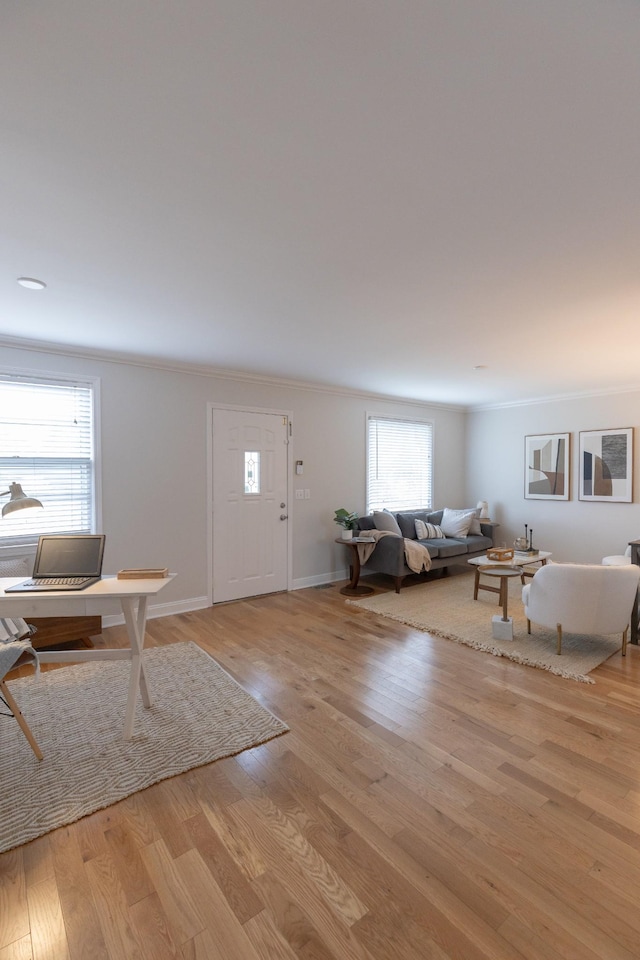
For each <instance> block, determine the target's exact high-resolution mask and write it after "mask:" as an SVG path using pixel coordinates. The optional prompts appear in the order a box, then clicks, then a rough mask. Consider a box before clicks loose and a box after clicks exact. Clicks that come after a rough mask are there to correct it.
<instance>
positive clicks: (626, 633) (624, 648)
mask: <svg viewBox="0 0 640 960" xmlns="http://www.w3.org/2000/svg"><path fill="white" fill-rule="evenodd" d="M628 636H629V627H625V628H624V633H623V634H622V656H623V657H626V655H627V637H628Z"/></svg>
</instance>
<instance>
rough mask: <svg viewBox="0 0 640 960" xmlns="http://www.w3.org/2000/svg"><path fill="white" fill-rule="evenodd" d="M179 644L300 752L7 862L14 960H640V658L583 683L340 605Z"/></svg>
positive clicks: (3, 953)
mask: <svg viewBox="0 0 640 960" xmlns="http://www.w3.org/2000/svg"><path fill="white" fill-rule="evenodd" d="M372 582H373V583H374V585H375V586H376V587H378V586H379V582H378V581H376V579H375V578H373V579H372ZM403 589H411V588H410V587H403ZM181 641H192V642H195V643H197V644H199V645H200V646H201V647H202V648H203V649H205V650H207V652H209V653H210V654H211V655H212V656H213V657H214V658H216V659H217V660H218V661H219V662H220V663H221V665H222V666H223V667H224V668H225V669H226V670H228V671H229V673H231V675H232V676H234V677H235V678H236V679H237V680H238V682H239V683H240V684H241V685H242V686H244V687H245V689H246V690H247V691H248V692H249V693H251V694H252V695H253V696H255V697H256V698H257V699H258V700H259V701H260V702H262V703H263V704H265V705H266V706H267V707H268V708H269V709H271V710H272V711H273V712H274V713H276V714H277V715H278V716H280V717H282V719H283V720H284V721H285V722H286V723H288V724H289V727H290V732H289V733H288V734H286V735H285V736H283V737H280V738H277V739H276V740H273V741H270V742H268V743H266V744H263V745H262V746H260V747H257V748H255V749H254V750H251V751H246V752H245V753H244V754H241V755H240V756H238V757H236V758H228V759H226V760H221V761H219V762H217V763H214V764H209V765H207V766H205V767H201V768H198V769H195V770H191V771H188V772H187V773H185V774H183V775H181V776H179V777H175V778H172V779H171V780H169V781H165V782H163V783H160V784H156V785H155V786H154V787H151V788H149V789H148V790H146V791H142V792H141V793H139V794H136V795H134V796H132V797H129V798H126V799H125V800H123V801H120V802H119V803H117V804H114V805H113V806H112V807H109V808H107V809H106V810H102V811H98V812H97V813H95V814H93V815H91V816H89V817H84V818H83V819H82V820H80V821H78V822H77V823H75V824H70V825H68V826H66V827H63V828H60V829H59V830H56V831H53V832H52V833H50V834H49V835H47V836H46V837H43V838H39V839H38V840H36V841H33V842H32V843H31V844H28V845H26V846H24V847H22V848H18V849H16V850H12V851H8V852H6V853H4V854H2V855H0V960H27V958H28V960H39V958H44V957H46V958H47V960H51V958H54V960H57V958H61V960H62V958H65V957H68V958H69V960H87V958H91V960H151V958H153V960H165V958H166V960H217V958H218V957H224V958H225V960H276V958H277V960H397V958H398V957H402V958H403V960H637V957H638V955H639V949H638V946H637V944H638V943H640V914H636V911H635V903H636V899H637V897H636V891H637V889H638V887H639V886H640V738H639V737H638V730H640V697H639V696H638V689H639V685H640V649H638V648H637V647H631V648H630V649H629V651H628V655H627V657H626V658H624V659H623V658H621V657H612V658H611V659H610V660H609V661H607V663H605V664H603V665H602V666H601V667H599V668H597V670H596V671H594V674H593V678H594V679H595V681H596V682H595V684H593V685H591V684H582V683H576V682H573V681H569V680H564V679H562V678H559V677H555V676H552V675H550V674H548V673H547V672H546V671H539V670H534V669H530V668H527V667H524V666H522V665H519V664H515V663H512V662H510V661H501V660H500V659H499V658H496V657H491V656H488V655H486V654H482V653H480V652H479V651H477V650H471V649H470V648H465V647H463V646H461V645H459V644H455V643H452V642H449V641H446V640H442V639H439V638H435V637H430V636H429V635H428V634H425V633H422V632H420V631H417V630H415V629H413V628H411V627H409V626H405V625H404V624H401V623H397V622H394V621H387V620H384V619H381V618H377V617H375V616H373V615H371V614H368V613H365V612H363V611H361V610H359V609H358V608H357V607H353V606H351V605H349V604H347V603H345V601H344V599H343V598H342V597H341V596H340V594H339V592H338V590H337V588H336V587H334V586H331V585H328V586H325V587H321V588H310V589H306V590H301V591H296V592H295V593H285V594H277V595H272V596H265V597H257V598H253V599H251V600H248V601H239V602H236V603H228V604H222V605H219V606H217V607H215V608H210V609H204V610H198V611H192V612H190V613H186V614H180V615H177V616H172V617H164V618H159V619H157V620H152V621H150V622H149V624H148V640H147V642H148V645H149V646H162V645H165V644H170V643H175V642H181ZM100 644H102V645H114V646H123V645H125V644H126V635H125V631H124V630H123V628H122V627H116V628H109V629H106V630H105V631H104V633H103V637H102V638H101V640H100ZM43 669H49V667H47V666H43ZM56 669H64V667H56Z"/></svg>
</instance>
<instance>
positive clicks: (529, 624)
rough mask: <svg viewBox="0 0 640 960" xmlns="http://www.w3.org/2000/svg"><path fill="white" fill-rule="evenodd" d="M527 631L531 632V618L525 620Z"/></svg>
mask: <svg viewBox="0 0 640 960" xmlns="http://www.w3.org/2000/svg"><path fill="white" fill-rule="evenodd" d="M527 633H531V620H527Z"/></svg>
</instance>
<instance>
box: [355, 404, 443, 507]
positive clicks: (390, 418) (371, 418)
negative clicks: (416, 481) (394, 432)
mask: <svg viewBox="0 0 640 960" xmlns="http://www.w3.org/2000/svg"><path fill="white" fill-rule="evenodd" d="M381 421H384V422H388V423H393V422H397V423H401V424H407V425H414V424H415V425H420V426H424V427H427V428H428V429H429V432H430V476H429V490H428V497H427V499H428V501H429V502H428V504H420V503H419V502H417V503H412V504H411V505H409V506H402V507H400V506H397V502H398V501H391V502H388V503H384V504H380V505H378V504H377V503H373V502H372V492H371V473H370V467H371V443H372V429H371V428H372V424H373V423H374V422H375V423H378V422H381ZM434 446H435V427H434V423H433V420H431V419H428V418H426V417H425V418H422V417H409V416H394V415H391V414H376V413H367V415H366V441H365V469H366V484H365V504H366V513H367V514H371V513H372V512H373V511H374V510H384V509H387V510H390V511H391V512H392V513H397V512H399V511H402V510H412V509H414V510H433V488H434V465H435V456H434Z"/></svg>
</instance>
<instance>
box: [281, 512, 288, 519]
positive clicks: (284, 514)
mask: <svg viewBox="0 0 640 960" xmlns="http://www.w3.org/2000/svg"><path fill="white" fill-rule="evenodd" d="M280 519H281V520H287V519H288V516H287V514H286V513H281V514H280Z"/></svg>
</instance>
